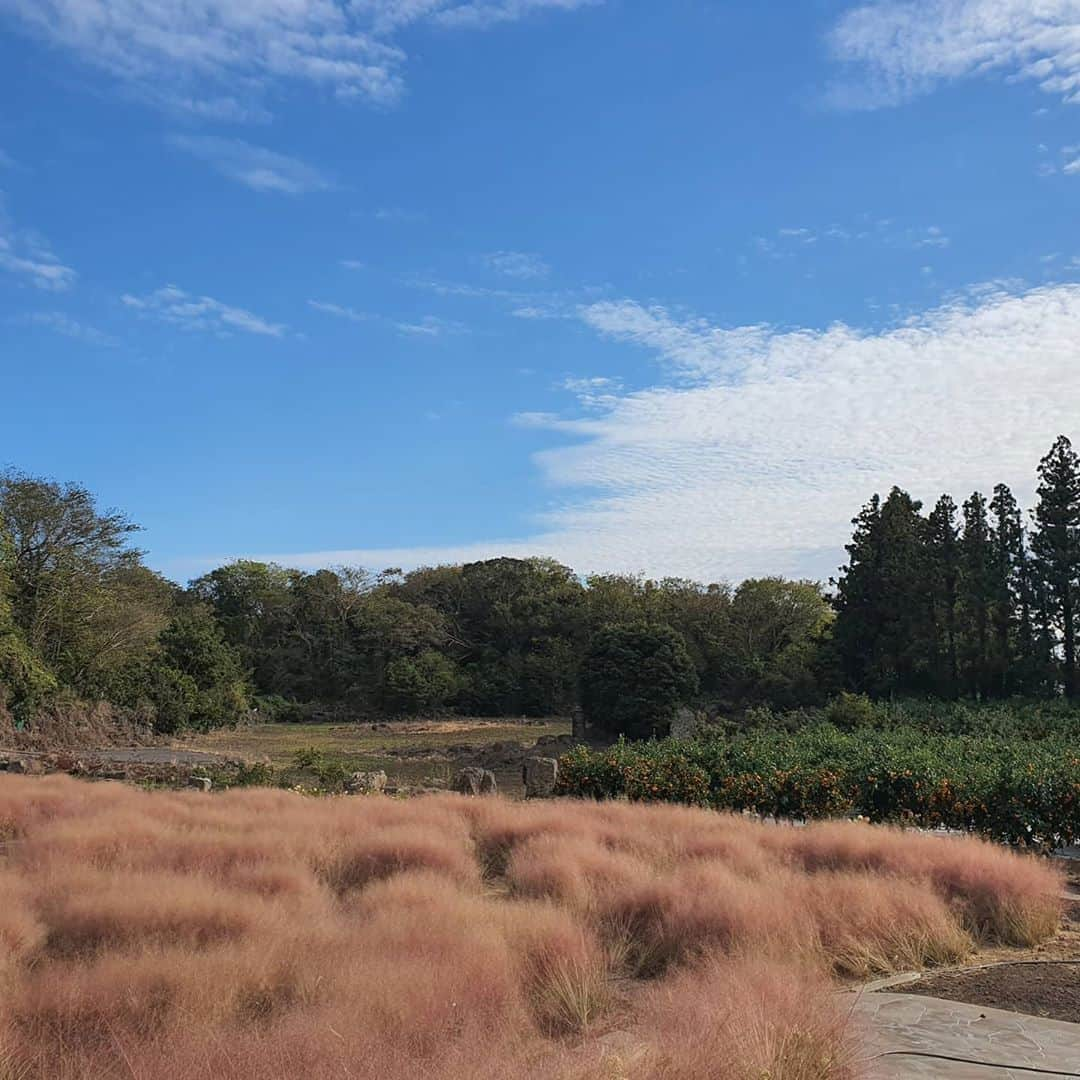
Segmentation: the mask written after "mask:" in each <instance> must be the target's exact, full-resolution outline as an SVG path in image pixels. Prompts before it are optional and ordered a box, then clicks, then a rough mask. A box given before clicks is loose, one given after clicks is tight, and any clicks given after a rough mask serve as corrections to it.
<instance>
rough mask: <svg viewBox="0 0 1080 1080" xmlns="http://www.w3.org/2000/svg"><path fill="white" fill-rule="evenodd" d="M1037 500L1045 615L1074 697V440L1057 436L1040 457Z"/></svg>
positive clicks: (1078, 539)
mask: <svg viewBox="0 0 1080 1080" xmlns="http://www.w3.org/2000/svg"><path fill="white" fill-rule="evenodd" d="M1038 475H1039V486H1038V489H1037V492H1038V502H1037V503H1036V506H1035V522H1036V525H1037V526H1038V531H1037V532H1036V533H1035V536H1034V537H1033V538H1032V545H1031V546H1032V551H1033V553H1034V555H1035V559H1036V564H1037V567H1038V571H1039V576H1040V578H1041V580H1042V582H1043V584H1044V585H1045V592H1046V595H1045V603H1046V608H1047V611H1046V619H1045V622H1046V623H1048V624H1050V625H1049V626H1045V627H1044V633H1046V632H1049V630H1050V626H1052V627H1053V628H1054V630H1055V631H1056V635H1057V636H1058V637H1059V639H1060V641H1061V646H1062V661H1063V662H1062V668H1061V681H1062V684H1063V686H1064V689H1065V694H1066V696H1067V697H1075V696H1076V692H1077V682H1076V601H1077V588H1078V581H1077V579H1078V577H1080V458H1078V457H1077V454H1076V451H1074V450H1073V448H1072V443H1071V442H1070V441H1069V440H1068V439H1067V438H1066V437H1065V436H1064V435H1060V436H1058V439H1057V441H1056V442H1055V443H1054V445H1053V447H1052V448H1051V450H1050V452H1049V453H1048V454H1047V455H1046V457H1044V458H1043V459H1042V461H1041V462H1040V463H1039V473H1038Z"/></svg>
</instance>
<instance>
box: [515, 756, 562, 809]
mask: <svg viewBox="0 0 1080 1080" xmlns="http://www.w3.org/2000/svg"><path fill="white" fill-rule="evenodd" d="M521 779H522V780H523V781H524V782H525V798H526V799H550V798H551V796H552V795H554V794H555V782H556V781H557V780H558V779H559V763H558V761H557V760H556V759H555V758H546V757H531V758H527V759H526V760H525V764H524V765H523V766H522V768H521Z"/></svg>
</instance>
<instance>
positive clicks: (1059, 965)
mask: <svg viewBox="0 0 1080 1080" xmlns="http://www.w3.org/2000/svg"><path fill="white" fill-rule="evenodd" d="M1073 880H1074V878H1073V876H1072V875H1070V888H1071V885H1072V881H1073ZM972 963H973V966H969V967H966V968H962V969H959V970H955V971H941V972H935V973H930V974H926V975H923V976H922V977H921V978H920V979H919V980H918V981H917V982H913V983H908V984H905V985H902V986H895V987H892V988H891V991H892V992H894V993H899V994H926V995H929V996H930V997H937V998H944V999H945V1000H946V1001H962V1002H965V1003H967V1004H969V1005H985V1006H988V1007H989V1008H993V1009H1008V1010H1011V1011H1012V1012H1019V1013H1026V1014H1027V1015H1028V1016H1042V1017H1046V1018H1047V1019H1051V1020H1067V1021H1069V1022H1071V1023H1080V901H1074V902H1072V903H1069V904H1067V905H1066V910H1065V914H1064V917H1063V919H1062V924H1061V929H1060V930H1059V931H1058V933H1057V934H1056V935H1055V936H1054V937H1053V938H1052V939H1051V940H1050V941H1047V942H1045V943H1044V944H1042V945H1039V946H1038V947H1037V948H1035V949H1031V950H1028V951H1026V952H1025V953H1024V954H1022V955H1017V953H1016V951H1015V950H1004V949H1000V948H991V949H982V950H980V951H979V952H978V953H976V954H975V955H974V956H973V957H972Z"/></svg>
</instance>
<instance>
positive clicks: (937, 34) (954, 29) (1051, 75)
mask: <svg viewBox="0 0 1080 1080" xmlns="http://www.w3.org/2000/svg"><path fill="white" fill-rule="evenodd" d="M830 44H831V46H832V48H833V51H834V53H835V54H836V56H837V57H838V58H840V59H841V60H844V61H847V62H848V63H850V64H852V65H854V66H855V67H856V68H857V69H858V71H859V77H858V79H857V81H856V82H855V83H853V84H847V85H842V86H838V87H836V88H834V92H833V94H832V97H833V100H834V102H835V103H837V104H840V105H847V106H851V107H875V106H880V105H895V104H898V103H900V102H903V101H906V100H909V99H910V98H912V97H915V96H917V95H919V94H922V93H927V92H929V91H930V90H932V89H933V88H934V87H935V86H937V85H938V84H939V83H942V82H945V81H948V80H952V79H960V78H965V77H968V76H972V75H980V74H985V73H988V72H999V73H1002V74H1004V75H1005V76H1006V77H1011V78H1018V79H1025V80H1030V81H1033V82H1034V83H1036V85H1038V86H1039V87H1040V89H1042V90H1044V91H1046V92H1047V93H1050V94H1055V95H1058V96H1059V97H1061V98H1063V99H1064V100H1065V101H1068V102H1080V0H884V2H882V3H873V4H863V5H861V6H859V7H856V8H854V9H852V10H851V11H848V12H847V13H846V14H845V15H844V16H843V17H842V18H841V19H840V21H839V23H838V24H837V25H836V27H835V28H834V29H833V31H832V33H831V35H830Z"/></svg>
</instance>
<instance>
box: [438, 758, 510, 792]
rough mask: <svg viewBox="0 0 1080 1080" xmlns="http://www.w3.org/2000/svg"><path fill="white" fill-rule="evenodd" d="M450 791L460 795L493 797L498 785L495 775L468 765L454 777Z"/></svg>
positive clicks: (487, 770)
mask: <svg viewBox="0 0 1080 1080" xmlns="http://www.w3.org/2000/svg"><path fill="white" fill-rule="evenodd" d="M450 790H451V791H456V792H458V793H460V794H461V795H494V794H496V792H497V791H498V790H499V785H498V784H496V782H495V774H494V773H493V772H491V771H490V770H489V769H481V768H479V767H478V766H476V765H469V766H467V767H466V768H464V769H462V770H461V772H459V773H458V774H457V776H455V777H454V782H453V783H452V784H451V785H450Z"/></svg>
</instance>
